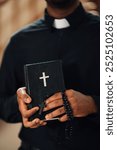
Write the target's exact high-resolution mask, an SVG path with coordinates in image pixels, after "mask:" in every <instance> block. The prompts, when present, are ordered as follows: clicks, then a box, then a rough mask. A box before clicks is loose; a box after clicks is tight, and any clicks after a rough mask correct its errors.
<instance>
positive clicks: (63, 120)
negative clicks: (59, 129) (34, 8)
mask: <svg viewBox="0 0 117 150" xmlns="http://www.w3.org/2000/svg"><path fill="white" fill-rule="evenodd" d="M67 120H68V116H67V114H65V115H64V116H62V117H60V118H59V121H60V122H65V121H67Z"/></svg>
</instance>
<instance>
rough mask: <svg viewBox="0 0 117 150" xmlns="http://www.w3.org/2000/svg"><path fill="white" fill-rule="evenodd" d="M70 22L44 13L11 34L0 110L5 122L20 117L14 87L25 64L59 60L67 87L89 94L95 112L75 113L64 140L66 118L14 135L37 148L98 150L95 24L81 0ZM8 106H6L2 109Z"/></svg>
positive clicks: (0, 87) (0, 79) (21, 80)
mask: <svg viewBox="0 0 117 150" xmlns="http://www.w3.org/2000/svg"><path fill="white" fill-rule="evenodd" d="M66 19H67V21H68V22H69V24H70V27H67V28H62V29H56V28H55V27H53V21H54V18H52V17H51V16H49V15H48V13H47V12H45V17H44V19H41V20H38V21H36V22H34V23H33V24H31V25H29V26H28V27H25V28H24V29H22V30H21V31H19V32H17V33H16V34H15V35H13V36H12V38H11V40H10V42H9V44H8V46H7V48H6V50H5V54H4V57H3V61H2V65H1V69H0V111H1V117H2V118H3V119H5V120H6V121H10V122H18V121H21V116H20V113H19V111H18V106H17V99H16V90H17V89H18V88H19V87H23V86H25V82H24V71H23V68H24V65H25V64H29V63H37V62H43V61H50V60H56V59H60V60H62V62H63V74H64V80H65V86H66V89H74V90H77V91H80V92H82V93H84V94H86V95H90V96H92V97H93V98H94V100H95V102H96V104H97V107H98V113H97V114H92V115H89V116H87V117H82V118H75V119H74V121H73V136H72V139H71V142H68V144H66V143H65V142H64V129H65V124H66V123H58V122H55V123H51V124H48V125H47V126H44V127H39V128H36V129H29V128H25V127H22V129H21V132H20V134H19V137H20V138H21V139H22V140H23V141H25V142H27V143H30V144H32V145H34V146H36V147H39V148H40V150H57V149H59V150H62V148H63V150H99V91H100V85H99V84H100V79H99V78H100V73H99V70H100V54H99V53H100V35H99V34H100V29H99V27H100V23H99V17H97V16H93V15H91V14H88V13H86V12H85V11H84V9H83V8H82V6H81V5H80V6H79V7H78V8H77V9H76V10H75V11H74V12H73V13H72V14H71V15H69V16H67V17H66ZM7 110H8V111H7Z"/></svg>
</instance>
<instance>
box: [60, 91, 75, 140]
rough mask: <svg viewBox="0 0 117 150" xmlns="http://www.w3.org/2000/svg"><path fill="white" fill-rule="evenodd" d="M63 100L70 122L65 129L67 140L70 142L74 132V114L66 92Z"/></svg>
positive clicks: (63, 93)
mask: <svg viewBox="0 0 117 150" xmlns="http://www.w3.org/2000/svg"><path fill="white" fill-rule="evenodd" d="M62 99H63V103H64V107H65V111H66V114H67V116H68V122H67V123H66V127H65V139H66V140H68V141H69V140H70V139H71V137H72V132H73V126H72V120H73V112H72V109H71V106H70V104H69V101H68V98H67V96H66V94H65V92H62Z"/></svg>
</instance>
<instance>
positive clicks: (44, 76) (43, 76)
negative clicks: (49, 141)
mask: <svg viewBox="0 0 117 150" xmlns="http://www.w3.org/2000/svg"><path fill="white" fill-rule="evenodd" d="M47 78H49V76H46V75H45V72H42V77H39V79H40V80H43V85H44V87H47V81H46V79H47Z"/></svg>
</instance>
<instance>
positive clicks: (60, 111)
mask: <svg viewBox="0 0 117 150" xmlns="http://www.w3.org/2000/svg"><path fill="white" fill-rule="evenodd" d="M62 114H65V108H64V107H61V108H58V109H56V110H55V111H53V112H51V113H49V114H47V115H46V116H45V118H46V120H50V119H52V118H54V117H57V116H59V115H62Z"/></svg>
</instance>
